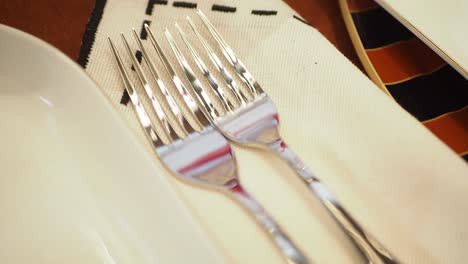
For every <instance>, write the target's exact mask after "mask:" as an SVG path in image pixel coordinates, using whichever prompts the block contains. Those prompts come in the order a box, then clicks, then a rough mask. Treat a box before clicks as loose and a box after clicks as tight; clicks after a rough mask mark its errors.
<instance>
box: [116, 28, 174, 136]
mask: <svg viewBox="0 0 468 264" xmlns="http://www.w3.org/2000/svg"><path fill="white" fill-rule="evenodd" d="M120 37H121V38H122V42H123V43H124V46H125V49H126V50H127V53H128V55H129V56H130V58H131V59H132V64H133V67H134V68H135V70H136V73H137V76H138V80H139V81H140V83H141V85H142V86H143V89H144V90H145V92H146V95H147V96H148V98H149V99H150V101H151V105H152V106H153V110H154V111H155V113H156V115H157V117H158V119H159V121H160V122H161V124H162V126H163V128H164V131H165V132H166V134H167V135H168V136H169V137H170V139H171V140H177V139H180V137H179V136H178V135H177V133H176V132H175V131H174V128H173V127H172V125H171V124H170V121H169V120H168V118H167V116H166V113H165V112H164V110H163V109H162V107H161V105H160V104H159V102H158V100H157V99H156V97H155V96H154V93H153V88H152V87H151V85H150V84H149V82H148V78H147V77H146V75H145V73H144V72H143V69H142V68H141V66H140V63H138V61H137V60H136V58H135V56H133V52H132V49H131V48H130V45H128V42H127V39H126V38H125V36H124V34H123V33H120ZM169 143H170V142H169Z"/></svg>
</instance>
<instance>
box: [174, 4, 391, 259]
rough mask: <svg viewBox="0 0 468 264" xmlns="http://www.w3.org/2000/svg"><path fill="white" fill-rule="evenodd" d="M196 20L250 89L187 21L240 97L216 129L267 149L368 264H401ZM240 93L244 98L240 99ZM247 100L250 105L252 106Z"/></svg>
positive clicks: (215, 34)
mask: <svg viewBox="0 0 468 264" xmlns="http://www.w3.org/2000/svg"><path fill="white" fill-rule="evenodd" d="M197 15H198V16H199V17H200V19H201V21H202V22H203V24H204V25H205V26H206V28H207V29H208V31H209V33H210V34H211V36H212V37H213V39H214V40H215V42H216V43H217V46H218V48H219V50H220V51H221V53H222V54H223V55H224V57H225V60H226V61H227V62H228V64H229V66H230V67H231V68H232V69H233V71H234V72H235V73H236V74H237V75H238V76H239V77H240V79H241V80H242V82H243V84H244V85H245V86H246V87H247V88H248V89H246V91H243V90H241V89H239V88H238V86H237V84H236V82H235V80H234V79H233V78H232V76H231V75H230V74H229V72H228V70H227V69H226V68H225V67H224V65H223V63H222V62H221V59H220V58H219V57H218V56H217V54H216V53H215V51H214V50H213V48H212V47H211V46H210V45H209V43H208V42H207V41H206V40H205V39H204V38H203V37H202V35H201V34H200V32H199V31H198V30H197V28H196V26H195V24H194V23H193V22H192V20H191V19H190V17H187V20H188V23H189V25H190V27H191V28H192V30H193V32H194V33H195V35H196V36H197V38H198V40H199V41H200V42H201V44H202V46H203V48H204V49H205V51H206V54H207V55H208V57H209V58H210V60H211V62H212V63H213V64H214V66H215V68H216V69H217V71H219V73H220V74H221V76H222V78H223V79H224V81H225V84H226V85H227V86H228V88H229V89H230V90H231V91H232V92H234V94H236V97H237V101H238V102H237V108H235V109H232V108H231V109H230V111H227V112H226V114H225V115H222V116H219V117H218V118H213V119H212V120H211V121H212V122H213V124H214V126H215V127H216V128H217V129H218V130H219V131H221V132H222V133H223V135H224V136H226V137H227V138H229V139H230V140H231V141H234V142H236V143H240V144H245V145H247V146H254V147H262V148H267V149H269V150H271V151H272V152H274V153H276V154H277V155H278V156H279V157H281V159H282V160H284V161H285V162H287V163H288V164H289V166H290V167H291V168H292V169H293V170H294V171H295V172H296V174H297V175H298V176H299V177H300V179H301V180H302V181H303V182H304V183H305V184H306V185H307V186H308V187H309V188H310V190H311V192H312V193H313V194H314V195H315V196H316V197H318V198H319V199H320V201H321V202H322V204H323V205H324V207H325V208H326V209H327V210H328V212H329V213H330V214H331V215H332V216H333V218H334V219H335V220H336V222H337V223H338V224H339V225H340V226H341V227H342V228H343V230H344V231H345V233H346V234H347V235H348V237H349V238H350V239H351V241H352V242H353V243H354V245H355V246H356V249H357V250H359V251H360V252H361V253H362V255H363V256H364V257H365V258H366V259H367V260H368V262H369V263H375V264H377V263H387V264H388V263H398V261H397V260H396V259H395V258H394V257H393V256H392V255H391V254H390V253H389V252H388V251H387V250H386V249H385V248H384V247H383V246H382V245H381V244H380V243H379V242H378V241H376V240H375V239H374V238H373V237H372V236H370V235H369V234H368V233H367V232H366V231H365V230H364V229H363V228H362V226H360V225H359V224H358V223H357V221H356V220H354V219H353V218H352V216H351V214H349V213H348V212H347V211H346V210H345V208H343V207H342V206H341V204H340V203H339V201H338V200H337V199H336V197H335V196H334V195H333V194H332V193H331V192H330V191H329V190H328V188H326V186H325V185H324V184H323V183H322V182H321V181H320V180H319V178H318V177H317V176H316V175H314V173H313V172H312V171H311V170H310V169H309V167H308V166H306V165H305V164H304V163H303V162H302V161H301V159H300V158H299V157H298V156H297V155H296V154H295V153H294V152H293V151H292V150H291V149H290V148H289V147H288V146H287V145H286V143H285V142H284V140H283V139H282V138H281V136H280V133H279V115H278V111H277V110H276V107H275V105H274V103H273V101H272V100H271V99H270V98H269V97H268V95H267V94H266V93H265V92H264V91H263V90H262V88H261V87H260V85H259V83H258V82H257V81H256V80H255V78H254V77H253V76H252V74H251V73H250V72H249V71H248V70H247V68H246V67H245V66H244V64H243V63H242V62H241V61H240V59H239V58H238V57H237V56H236V55H235V53H234V51H233V50H232V48H231V47H230V46H229V45H228V44H227V42H226V41H225V40H224V39H223V38H222V36H221V35H220V34H219V32H218V31H217V30H216V29H215V27H214V26H213V24H212V23H211V22H210V21H209V20H208V18H207V17H206V16H205V15H204V14H203V13H202V12H201V11H200V10H199V11H198V12H197ZM176 28H177V29H178V31H179V33H180V36H181V38H182V40H183V42H184V43H185V45H186V46H187V49H188V50H189V51H190V54H191V55H192V57H193V59H194V61H195V63H196V64H197V65H198V68H199V69H200V70H201V72H202V73H203V75H204V76H205V77H206V78H207V79H208V82H209V83H210V85H211V86H212V87H213V88H214V89H215V88H216V89H217V87H219V86H220V85H219V83H218V82H217V80H216V79H215V78H213V77H212V76H213V75H212V74H211V73H210V72H209V70H208V68H207V67H206V64H205V63H204V61H203V59H202V57H201V56H200V55H199V54H198V53H197V51H196V49H195V48H194V47H193V46H192V45H191V43H190V42H189V41H188V40H187V38H186V37H185V34H184V33H183V31H182V30H181V29H180V27H179V26H178V25H177V24H176ZM166 35H167V34H166ZM169 40H170V43H171V46H172V47H173V51H174V52H175V53H178V52H180V51H178V48H177V45H176V44H175V43H174V41H171V39H170V38H169ZM176 57H177V58H178V60H179V63H180V65H181V67H182V68H184V70H185V72H187V67H189V66H188V63H187V62H186V61H185V60H183V59H181V56H180V55H177V54H176ZM237 93H240V94H239V95H237ZM247 98H252V99H250V100H249V99H247ZM246 101H247V103H246Z"/></svg>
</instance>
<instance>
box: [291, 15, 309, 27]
mask: <svg viewBox="0 0 468 264" xmlns="http://www.w3.org/2000/svg"><path fill="white" fill-rule="evenodd" d="M293 18H294V19H296V20H298V21H301V22H302V23H304V24H306V25H309V26H311V24H310V23H309V22H307V20H305V19H303V18H300V17H298V16H296V15H294V16H293Z"/></svg>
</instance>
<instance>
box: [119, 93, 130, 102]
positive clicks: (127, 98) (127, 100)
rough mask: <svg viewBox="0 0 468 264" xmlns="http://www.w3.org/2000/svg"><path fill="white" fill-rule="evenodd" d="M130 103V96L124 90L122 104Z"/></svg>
mask: <svg viewBox="0 0 468 264" xmlns="http://www.w3.org/2000/svg"><path fill="white" fill-rule="evenodd" d="M128 102H130V95H128V93H127V90H126V89H124V91H123V94H122V98H120V104H123V105H127V104H128Z"/></svg>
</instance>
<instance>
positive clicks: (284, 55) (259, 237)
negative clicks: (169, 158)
mask: <svg viewBox="0 0 468 264" xmlns="http://www.w3.org/2000/svg"><path fill="white" fill-rule="evenodd" d="M223 2H224V3H225V4H226V5H229V6H237V7H238V9H237V12H236V13H235V14H225V13H219V12H212V11H210V9H211V2H210V1H203V3H200V4H199V7H200V8H201V9H203V10H204V11H205V13H206V14H207V16H208V17H209V18H210V19H211V20H212V22H213V23H214V24H215V25H216V27H217V28H218V29H219V30H220V31H221V33H222V34H223V35H224V37H225V38H226V39H227V40H228V41H229V42H230V44H231V46H232V47H233V48H234V49H235V50H236V52H237V53H238V55H239V56H240V57H241V58H243V60H244V63H245V64H246V65H247V66H248V67H249V69H250V70H251V72H252V73H253V74H254V76H256V78H257V79H258V80H259V82H260V83H261V84H262V85H263V87H264V90H265V91H266V92H267V93H268V94H269V95H270V96H271V97H272V99H273V100H274V101H275V102H276V104H277V107H278V110H279V112H280V116H281V120H282V132H283V135H284V137H285V139H286V141H287V142H288V144H289V145H290V146H291V147H292V148H293V149H294V150H295V151H296V152H297V153H298V154H299V155H300V156H301V157H302V158H303V159H304V160H305V161H306V163H307V164H309V165H310V166H311V167H312V168H313V169H314V171H315V172H316V173H317V175H319V176H320V177H321V178H322V179H323V180H324V181H325V182H326V183H327V184H328V186H329V187H330V188H331V189H332V190H333V191H334V192H335V193H336V194H337V196H338V197H339V198H340V200H341V201H342V203H343V204H344V205H345V206H346V207H347V208H349V210H350V211H351V212H353V214H354V215H355V216H356V218H357V219H358V220H359V221H361V223H363V225H364V226H365V227H366V228H368V229H369V230H370V231H372V232H373V233H374V234H375V235H376V236H377V237H378V238H379V240H380V241H381V242H383V243H384V244H385V245H386V246H387V247H388V248H389V249H390V250H391V251H392V252H395V253H396V255H397V256H398V258H399V259H400V260H401V261H402V262H403V263H463V262H464V260H465V259H467V258H468V252H467V251H466V248H468V224H467V222H466V219H468V202H467V201H468V193H467V192H466V190H467V189H468V169H467V166H466V164H465V163H464V162H463V161H462V160H461V159H460V158H459V157H457V155H456V154H454V153H452V152H451V151H450V150H449V149H448V148H447V147H446V146H445V145H444V144H443V143H441V142H440V141H439V140H438V139H437V138H435V137H434V136H433V135H432V134H431V133H430V132H429V131H428V130H426V129H425V128H424V127H423V126H422V125H421V124H420V123H419V122H418V121H417V120H415V119H414V118H412V117H411V116H410V115H409V114H407V113H406V112H405V111H404V110H403V109H402V108H400V107H399V106H398V105H397V104H395V103H394V102H393V101H392V100H390V99H389V98H388V97H387V96H386V95H384V94H383V93H382V92H380V90H379V89H378V88H377V87H375V85H374V84H373V83H372V82H371V81H370V80H368V78H367V77H366V76H365V75H363V74H362V73H361V72H360V71H359V70H358V69H357V68H355V67H354V66H353V65H352V64H351V63H350V62H349V61H348V60H347V59H346V58H345V57H344V56H343V55H342V54H340V53H339V52H338V51H337V50H336V49H335V48H334V47H333V46H332V45H331V44H330V43H329V42H328V41H327V40H326V39H325V38H324V37H323V36H322V35H321V34H320V33H319V32H317V31H316V30H315V29H313V28H311V27H310V26H307V25H305V24H304V23H302V22H300V21H298V20H296V19H293V18H292V14H293V11H292V10H291V9H289V8H288V7H286V6H285V5H284V4H283V3H282V2H278V1H258V0H257V1H246V0H245V1H216V3H217V4H223ZM265 5H268V6H267V7H265ZM145 7H146V1H119V0H109V1H108V3H107V6H106V8H105V12H104V16H103V19H102V21H101V23H100V26H99V28H98V32H97V36H96V41H95V43H94V46H93V49H92V52H91V56H90V60H89V64H88V67H87V72H88V73H89V75H90V76H91V77H92V78H94V79H95V80H96V81H97V82H98V83H99V84H100V85H101V87H102V88H103V91H104V93H105V94H106V95H108V97H109V98H110V100H111V101H112V102H113V103H114V105H115V107H116V108H117V109H118V110H119V111H120V112H121V113H122V116H123V117H124V118H125V119H126V120H127V121H128V124H129V126H131V127H132V128H133V129H134V131H135V133H136V134H137V135H138V136H139V137H140V138H141V142H142V144H145V145H146V146H149V144H147V142H146V140H145V138H144V135H143V134H142V132H141V131H140V128H139V124H138V122H137V121H136V119H135V116H134V114H133V110H132V108H131V106H130V105H129V106H124V105H121V104H120V103H119V101H120V98H121V95H122V91H123V87H122V84H121V81H120V77H119V75H118V72H117V68H116V66H115V64H114V61H113V59H112V57H111V53H110V52H109V50H108V46H107V43H106V39H105V38H106V36H108V35H109V36H111V37H112V38H113V39H114V40H116V41H119V36H118V32H120V31H124V32H126V33H128V34H127V35H128V36H130V32H129V29H130V28H131V27H132V26H134V27H136V28H137V30H139V28H140V26H141V23H142V21H143V20H144V19H148V20H151V21H152V28H153V29H154V31H155V32H157V33H158V34H159V38H160V39H161V40H162V41H161V42H162V43H164V45H165V46H164V47H165V48H166V50H167V51H169V49H167V45H166V43H165V41H163V38H162V34H161V29H162V28H164V27H170V28H171V29H173V27H172V24H173V22H175V21H179V24H183V25H184V28H185V29H186V32H187V33H188V32H189V30H188V29H187V27H185V24H184V17H185V16H186V15H188V14H190V15H192V18H194V19H196V16H195V14H194V11H193V10H189V9H181V8H174V7H172V6H171V1H170V2H169V5H168V6H158V5H156V6H155V10H154V13H153V15H152V16H151V17H150V16H146V15H144V10H145ZM251 9H270V10H278V15H277V16H268V17H267V16H264V17H263V16H262V17H261V16H253V15H250V10H251ZM172 31H173V32H175V31H174V30H172ZM190 38H193V35H192V34H190ZM132 42H133V41H132ZM118 44H119V45H118V48H119V49H120V51H121V54H124V53H123V51H124V50H123V46H122V45H120V44H121V43H118ZM146 44H148V43H146ZM143 64H144V63H143ZM165 79H166V80H167V76H165ZM235 150H236V153H237V157H238V161H239V166H240V175H241V178H242V180H243V182H244V184H245V186H246V188H247V189H248V191H250V192H251V193H252V194H253V195H254V196H255V197H256V198H258V200H259V201H260V202H261V203H262V204H263V205H264V206H265V207H266V208H267V210H268V211H270V213H271V214H272V215H274V217H276V218H277V220H278V221H279V222H280V223H281V225H283V227H284V228H285V229H286V230H287V232H288V233H289V234H290V236H291V237H292V238H293V239H294V240H295V241H296V242H297V243H298V244H299V245H300V247H301V248H302V249H303V250H304V251H305V252H306V254H307V255H308V256H310V257H311V259H313V260H315V261H316V262H317V263H362V260H361V259H360V258H359V256H358V255H356V254H355V252H354V251H353V250H352V247H351V245H350V243H349V242H348V241H347V240H346V239H344V237H343V235H342V234H341V233H340V231H339V229H338V228H337V227H336V226H335V225H334V223H333V221H332V220H331V219H330V217H329V216H328V215H327V214H326V212H325V211H324V210H323V209H322V208H321V207H320V206H319V204H318V202H317V201H316V200H315V199H313V198H312V196H311V195H310V194H309V193H308V191H307V189H306V188H305V187H304V186H303V185H302V184H301V183H300V182H299V180H298V179H297V178H296V177H295V175H294V174H293V173H292V172H291V171H290V170H289V169H288V168H287V166H285V165H284V164H282V163H281V162H279V160H278V159H277V158H275V157H274V156H272V155H269V154H267V153H266V152H264V151H260V150H250V149H244V148H240V147H236V148H235ZM148 151H149V152H150V151H151V150H150V149H149V147H148ZM155 162H156V163H157V164H158V166H159V168H160V171H159V173H163V174H168V173H167V172H166V171H165V170H164V169H163V167H162V166H161V165H160V164H159V162H158V161H157V160H156V159H155ZM167 176H168V177H167V179H168V181H170V182H171V184H172V185H173V186H174V188H175V189H176V190H177V191H178V193H179V194H180V195H181V197H182V198H183V199H184V200H185V201H186V204H187V206H188V207H189V208H190V209H191V210H192V212H193V213H194V214H195V215H196V216H197V217H198V218H199V219H200V223H201V224H202V225H203V226H204V227H205V229H206V231H207V232H208V234H210V236H211V237H212V238H213V239H214V241H216V242H217V244H218V245H219V247H220V250H223V251H224V254H225V256H226V262H229V263H283V259H282V258H281V257H280V255H279V254H278V253H277V252H276V250H275V249H274V247H273V246H272V245H271V244H270V243H269V241H268V239H267V238H266V237H265V236H264V235H263V234H262V232H261V231H260V230H259V229H258V228H257V226H256V225H255V224H254V222H253V221H252V220H251V219H250V218H249V217H248V216H247V215H246V214H245V213H244V211H243V210H242V209H240V208H239V207H238V206H237V205H236V204H235V203H233V202H232V201H231V200H229V198H227V197H225V196H223V195H222V194H218V193H213V192H209V191H206V190H201V189H197V188H194V187H192V186H188V185H185V184H183V183H180V182H178V181H176V180H174V179H173V178H172V177H171V176H170V175H169V174H168V175H167ZM147 206H151V205H150V204H148V205H147ZM154 224H155V225H157V223H154ZM194 243H196V242H195V241H194ZM110 254H112V252H110ZM181 254H183V252H181Z"/></svg>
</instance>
